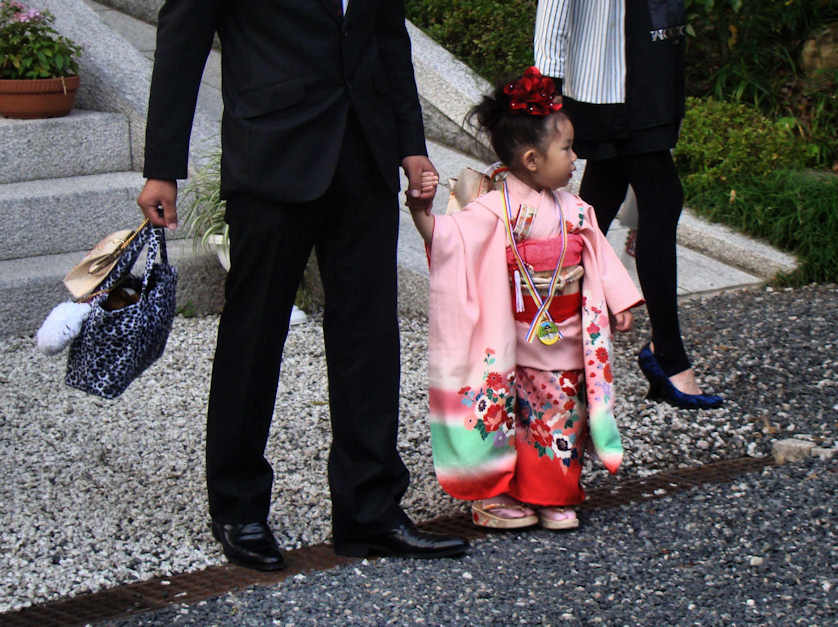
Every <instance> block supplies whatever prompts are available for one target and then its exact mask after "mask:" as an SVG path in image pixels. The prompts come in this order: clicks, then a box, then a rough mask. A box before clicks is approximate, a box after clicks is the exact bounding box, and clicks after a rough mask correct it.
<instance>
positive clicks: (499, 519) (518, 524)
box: [471, 500, 538, 529]
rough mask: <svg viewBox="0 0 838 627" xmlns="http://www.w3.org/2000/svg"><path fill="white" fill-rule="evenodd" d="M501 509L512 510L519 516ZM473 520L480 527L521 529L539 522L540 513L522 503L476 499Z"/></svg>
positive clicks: (472, 512)
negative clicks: (505, 513) (507, 513)
mask: <svg viewBox="0 0 838 627" xmlns="http://www.w3.org/2000/svg"><path fill="white" fill-rule="evenodd" d="M501 510H507V511H508V510H512V511H514V512H516V513H518V514H520V515H519V516H506V515H503V513H504V512H502V511H501ZM471 520H472V522H473V523H474V524H475V525H477V526H478V527H491V528H492V529H520V528H522V527H531V526H533V525H535V524H536V523H538V514H536V513H535V512H534V511H533V510H532V509H530V508H529V507H526V506H525V505H521V504H520V503H504V502H500V501H489V500H484V501H474V502H473V503H472V504H471Z"/></svg>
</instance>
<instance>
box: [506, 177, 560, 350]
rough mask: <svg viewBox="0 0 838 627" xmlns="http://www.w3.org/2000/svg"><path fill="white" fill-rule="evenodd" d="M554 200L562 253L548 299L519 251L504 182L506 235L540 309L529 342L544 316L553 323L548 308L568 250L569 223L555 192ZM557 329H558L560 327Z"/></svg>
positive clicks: (531, 327)
mask: <svg viewBox="0 0 838 627" xmlns="http://www.w3.org/2000/svg"><path fill="white" fill-rule="evenodd" d="M553 202H554V203H555V205H556V212H557V213H558V216H559V222H560V223H561V226H562V254H561V256H560V257H559V263H558V264H557V265H556V269H555V270H553V277H552V278H551V279H550V286H549V289H548V292H547V299H546V300H542V299H541V295H540V294H539V293H538V290H537V289H536V287H535V283H534V281H533V278H532V274H531V273H530V271H529V268H527V264H525V263H524V260H523V259H522V258H521V253H520V252H518V245H517V243H516V242H515V235H514V234H513V232H512V203H511V202H510V200H509V184H508V183H507V182H506V181H504V182H503V208H504V214H503V217H504V220H503V224H504V226H505V227H506V235H507V237H508V238H509V241H510V245H511V247H512V253H513V255H514V256H515V261H516V262H517V263H518V269H519V270H520V272H521V276H522V277H523V280H524V283H525V284H526V286H527V291H529V293H530V296H532V299H533V300H534V301H535V304H536V305H538V311H537V312H536V314H535V317H534V318H533V321H532V322H531V323H530V328H529V330H528V331H527V342H532V341H533V339H534V338H535V332H536V329H537V328H538V325H539V323H540V322H541V319H542V318H547V320H549V321H550V322H551V323H553V319H552V318H551V317H550V312H549V311H548V309H549V308H550V303H552V302H553V296H554V295H555V292H556V284H557V283H558V282H559V273H560V272H561V269H562V264H563V263H564V257H565V253H566V252H567V225H566V224H565V220H564V216H563V215H562V212H561V209H560V207H559V201H558V200H557V199H556V196H555V194H553ZM553 324H555V323H553ZM556 331H558V328H557V329H556ZM558 333H559V339H562V337H563V336H562V334H561V331H558Z"/></svg>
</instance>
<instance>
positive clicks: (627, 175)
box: [579, 150, 690, 376]
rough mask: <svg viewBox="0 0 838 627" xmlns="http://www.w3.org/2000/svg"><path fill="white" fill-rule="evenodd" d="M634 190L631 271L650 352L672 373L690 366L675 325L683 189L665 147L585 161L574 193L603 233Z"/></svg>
mask: <svg viewBox="0 0 838 627" xmlns="http://www.w3.org/2000/svg"><path fill="white" fill-rule="evenodd" d="M629 184H631V186H632V187H633V188H634V193H635V194H636V196H637V213H638V224H637V257H636V263H637V276H638V277H639V279H640V288H641V290H642V291H643V297H644V298H645V299H646V308H647V310H648V311H649V321H650V324H651V326H652V340H653V342H654V345H655V356H656V357H657V359H658V361H659V362H660V364H661V367H662V368H663V370H664V372H665V373H666V374H667V375H668V376H672V375H673V374H676V373H678V372H681V371H683V370H686V369H687V368H689V367H690V362H689V359H688V358H687V353H686V351H685V350H684V343H683V341H682V339H681V330H680V327H679V325H678V294H677V272H676V257H675V237H676V229H677V227H678V218H679V217H680V216H681V207H682V206H683V204H684V191H683V189H682V187H681V181H680V180H679V179H678V174H677V173H676V172H675V164H674V163H673V162H672V156H671V155H670V153H669V151H668V150H662V151H659V152H651V153H646V154H642V155H631V156H621V157H615V158H613V159H605V160H602V161H588V162H587V165H586V166H585V175H584V176H583V177H582V185H581V188H580V190H579V195H580V196H581V197H582V199H583V200H584V201H585V202H587V203H588V204H590V205H592V206H593V207H594V210H595V212H596V217H597V221H598V222H599V228H600V229H602V232H603V233H607V232H608V227H609V226H610V225H611V221H612V220H613V219H614V216H616V215H617V211H618V210H619V208H620V205H621V204H622V202H623V200H624V199H625V196H626V192H627V191H628V186H629Z"/></svg>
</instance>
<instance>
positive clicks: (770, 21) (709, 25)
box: [685, 0, 838, 167]
mask: <svg viewBox="0 0 838 627" xmlns="http://www.w3.org/2000/svg"><path fill="white" fill-rule="evenodd" d="M685 5H686V9H687V22H688V24H689V27H688V28H689V32H690V34H691V35H692V36H691V37H689V38H688V40H687V55H686V76H687V92H688V93H689V94H691V95H694V96H709V95H713V96H714V97H715V98H717V99H719V100H728V101H732V102H745V103H749V104H752V105H756V106H758V107H759V108H760V109H761V110H762V111H763V112H764V113H766V114H768V115H769V116H771V117H773V118H780V117H789V118H793V120H794V122H795V124H794V127H795V131H796V132H797V133H798V134H799V135H800V136H801V137H803V138H805V139H806V141H807V142H808V143H809V150H807V165H809V166H812V167H832V166H833V163H835V164H838V97H836V91H838V72H836V71H835V70H831V71H830V70H827V71H822V72H820V73H813V74H812V75H808V76H807V75H806V74H805V72H804V71H803V68H802V66H801V51H802V49H803V45H804V43H805V42H806V40H807V39H808V38H810V37H812V36H813V35H815V34H817V33H818V32H819V31H820V30H821V29H822V28H824V27H825V26H826V25H828V24H829V23H831V22H835V21H838V2H835V0H785V1H784V2H765V1H764V0H686V3H685Z"/></svg>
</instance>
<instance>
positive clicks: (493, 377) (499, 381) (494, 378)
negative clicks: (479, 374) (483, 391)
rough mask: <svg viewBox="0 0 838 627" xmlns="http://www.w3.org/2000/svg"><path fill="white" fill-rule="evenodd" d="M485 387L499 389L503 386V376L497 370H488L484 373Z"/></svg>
mask: <svg viewBox="0 0 838 627" xmlns="http://www.w3.org/2000/svg"><path fill="white" fill-rule="evenodd" d="M486 387H488V388H492V389H493V390H499V389H501V388H502V387H505V383H504V380H503V377H502V376H501V375H500V374H499V373H497V372H490V373H489V374H488V375H486Z"/></svg>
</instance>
